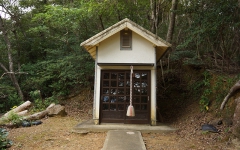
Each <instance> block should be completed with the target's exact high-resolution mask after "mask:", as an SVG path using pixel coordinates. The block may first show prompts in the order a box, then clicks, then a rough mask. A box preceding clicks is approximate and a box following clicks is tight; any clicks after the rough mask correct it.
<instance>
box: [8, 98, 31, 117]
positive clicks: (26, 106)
mask: <svg viewBox="0 0 240 150" xmlns="http://www.w3.org/2000/svg"><path fill="white" fill-rule="evenodd" d="M30 106H31V102H30V101H26V102H24V103H23V104H22V105H20V106H18V107H16V108H14V109H12V110H11V111H9V112H7V113H6V114H4V117H8V115H9V114H10V112H14V113H18V112H21V111H24V110H26V109H27V108H28V107H30Z"/></svg>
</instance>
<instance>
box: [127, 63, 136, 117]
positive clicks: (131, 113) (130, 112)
mask: <svg viewBox="0 0 240 150" xmlns="http://www.w3.org/2000/svg"><path fill="white" fill-rule="evenodd" d="M130 69H131V73H130V105H129V106H128V109H127V116H129V117H134V116H135V111H134V107H133V105H132V76H133V66H131V67H130Z"/></svg>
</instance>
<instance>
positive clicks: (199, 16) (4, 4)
mask: <svg viewBox="0 0 240 150" xmlns="http://www.w3.org/2000/svg"><path fill="white" fill-rule="evenodd" d="M0 8H1V10H0V11H1V17H0V31H1V32H0V112H2V113H3V112H5V111H8V110H9V109H10V108H12V107H13V106H18V105H19V104H21V103H23V101H25V100H30V101H33V102H35V103H41V102H42V101H44V105H45V106H48V105H49V104H50V103H52V102H58V100H59V98H62V99H64V98H65V97H67V96H69V95H70V94H74V93H75V94H76V93H78V92H79V91H81V90H82V89H86V88H92V87H91V86H93V79H94V60H93V59H92V58H91V57H90V55H89V54H88V53H87V52H86V51H85V50H84V49H83V48H82V47H80V43H81V42H83V41H85V40H86V39H88V38H90V37H91V36H93V35H95V34H97V33H99V32H100V31H102V30H104V29H106V28H108V27H109V26H111V25H113V24H115V23H117V22H118V21H121V20H122V19H124V18H128V19H130V20H132V21H134V22H136V23H137V24H139V25H141V26H142V27H144V28H146V29H148V30H149V31H151V32H153V33H154V34H156V35H158V36H160V37H161V38H163V39H164V40H166V41H168V42H170V43H171V44H172V49H171V51H170V53H168V54H167V55H166V56H165V57H164V58H162V59H161V61H160V62H158V64H159V67H158V68H159V78H158V79H159V81H158V89H159V93H158V96H159V97H160V99H164V98H165V99H166V98H168V99H169V97H170V96H171V95H172V93H173V91H178V92H177V93H175V94H178V95H177V97H178V98H179V99H180V100H182V102H181V103H184V102H185V101H184V100H185V99H187V98H188V99H195V100H198V101H199V104H200V109H201V110H204V111H206V110H208V109H209V107H210V104H211V102H212V100H214V101H216V102H217V103H216V106H218V105H219V104H220V103H221V101H222V100H223V98H224V96H225V95H226V94H227V92H228V90H229V89H230V87H231V86H232V85H233V84H234V83H235V82H236V81H237V80H239V79H240V78H239V77H240V76H239V69H240V67H239V66H240V15H239V14H240V13H239V8H240V1H239V0H171V1H170V0H41V1H39V0H18V1H15V0H0ZM186 68H188V69H189V68H190V69H191V71H190V72H189V73H188V74H186V72H185V71H186ZM194 73H195V74H194ZM213 79H214V81H215V82H214V83H212V82H211V81H212V80H213ZM214 92H217V93H218V94H214ZM175 96H176V95H175ZM162 110H163V111H164V108H163V109H162Z"/></svg>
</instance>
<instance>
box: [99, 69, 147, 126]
mask: <svg viewBox="0 0 240 150" xmlns="http://www.w3.org/2000/svg"><path fill="white" fill-rule="evenodd" d="M128 71H129V73H130V70H126V69H123V70H119V69H117V70H115V69H108V70H101V79H100V82H101V84H100V99H99V101H100V109H99V111H100V112H99V115H100V116H99V123H102V122H104V123H124V124H150V122H151V70H135V72H141V71H142V72H146V73H147V74H148V78H147V84H148V87H147V91H148V94H147V96H146V97H148V101H147V106H148V107H147V118H146V120H145V119H143V120H140V119H136V120H131V119H130V118H129V117H127V116H126V114H125V113H126V111H127V110H126V109H124V110H123V113H124V118H120V119H119V120H118V119H113V120H110V119H109V120H108V119H106V120H104V121H103V116H102V113H103V108H102V107H103V102H102V98H103V97H102V96H103V95H104V94H103V91H102V90H103V81H104V79H103V77H102V76H103V73H105V72H109V74H110V73H111V72H115V73H117V74H118V73H121V72H122V73H124V74H125V75H126V73H127V72H128ZM110 81H111V79H109V82H110ZM126 81H127V79H126V78H125V79H124V82H126ZM141 81H142V79H141ZM143 81H144V80H143ZM126 89H127V87H125V86H124V90H126ZM133 89H134V87H133ZM140 89H141V88H140ZM109 90H110V88H109ZM143 97H144V96H142V95H141V96H140V99H142V98H143ZM117 104H118V103H117ZM137 104H139V105H140V107H141V105H144V104H145V103H144V104H142V102H139V103H137ZM126 105H127V103H126V101H125V102H124V106H126ZM109 107H110V106H109ZM118 112H119V113H120V111H118ZM139 112H140V113H142V112H141V111H139ZM143 112H144V111H143Z"/></svg>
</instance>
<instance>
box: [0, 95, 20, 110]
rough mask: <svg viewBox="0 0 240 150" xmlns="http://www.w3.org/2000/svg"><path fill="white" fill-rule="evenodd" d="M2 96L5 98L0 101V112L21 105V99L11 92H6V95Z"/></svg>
mask: <svg viewBox="0 0 240 150" xmlns="http://www.w3.org/2000/svg"><path fill="white" fill-rule="evenodd" d="M4 94H5V95H6V97H5V98H3V99H2V100H1V101H0V112H2V113H3V112H6V111H8V110H9V109H10V108H12V107H13V106H18V105H19V104H21V102H22V100H21V98H19V96H18V94H17V93H15V92H12V90H6V93H4Z"/></svg>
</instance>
